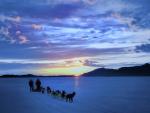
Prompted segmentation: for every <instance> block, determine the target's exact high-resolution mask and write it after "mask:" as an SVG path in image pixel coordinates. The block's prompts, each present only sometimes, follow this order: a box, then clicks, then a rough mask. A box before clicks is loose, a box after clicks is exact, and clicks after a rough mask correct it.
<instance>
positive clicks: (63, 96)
mask: <svg viewBox="0 0 150 113" xmlns="http://www.w3.org/2000/svg"><path fill="white" fill-rule="evenodd" d="M65 96H66V92H65V91H64V90H63V91H62V93H61V98H65Z"/></svg>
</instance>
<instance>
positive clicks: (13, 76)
mask: <svg viewBox="0 0 150 113" xmlns="http://www.w3.org/2000/svg"><path fill="white" fill-rule="evenodd" d="M21 77H23V78H26V77H27V78H28V77H74V75H69V76H68V75H57V76H54V75H53V76H39V75H33V74H26V75H14V74H6V75H1V76H0V78H21Z"/></svg>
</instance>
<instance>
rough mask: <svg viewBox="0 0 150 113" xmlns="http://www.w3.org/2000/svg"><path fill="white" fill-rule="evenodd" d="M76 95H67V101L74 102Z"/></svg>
mask: <svg viewBox="0 0 150 113" xmlns="http://www.w3.org/2000/svg"><path fill="white" fill-rule="evenodd" d="M75 95H76V93H75V92H73V93H71V94H67V95H66V101H69V102H73V98H74V96H75Z"/></svg>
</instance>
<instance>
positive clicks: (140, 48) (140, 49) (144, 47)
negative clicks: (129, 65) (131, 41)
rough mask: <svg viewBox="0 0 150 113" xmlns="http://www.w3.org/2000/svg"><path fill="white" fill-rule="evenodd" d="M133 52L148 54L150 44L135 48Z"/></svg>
mask: <svg viewBox="0 0 150 113" xmlns="http://www.w3.org/2000/svg"><path fill="white" fill-rule="evenodd" d="M135 51H137V52H148V53H149V52H150V43H149V44H142V45H139V46H136V48H135Z"/></svg>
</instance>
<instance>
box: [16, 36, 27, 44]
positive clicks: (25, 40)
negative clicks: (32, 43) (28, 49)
mask: <svg viewBox="0 0 150 113" xmlns="http://www.w3.org/2000/svg"><path fill="white" fill-rule="evenodd" d="M18 38H19V40H20V42H19V43H20V44H25V43H27V42H28V41H29V40H28V39H27V37H26V36H24V35H20V36H19V37H18Z"/></svg>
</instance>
